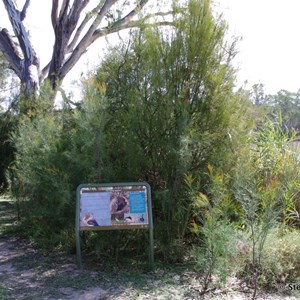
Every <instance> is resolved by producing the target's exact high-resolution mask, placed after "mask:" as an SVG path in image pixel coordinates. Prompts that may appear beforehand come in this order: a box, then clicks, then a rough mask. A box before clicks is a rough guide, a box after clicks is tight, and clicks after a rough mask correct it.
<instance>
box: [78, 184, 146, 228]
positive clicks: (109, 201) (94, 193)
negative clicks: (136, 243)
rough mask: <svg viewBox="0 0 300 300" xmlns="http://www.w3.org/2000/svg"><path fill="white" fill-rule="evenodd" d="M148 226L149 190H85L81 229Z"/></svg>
mask: <svg viewBox="0 0 300 300" xmlns="http://www.w3.org/2000/svg"><path fill="white" fill-rule="evenodd" d="M147 224H148V211H147V189H146V187H145V186H119V187H118V186H117V187H115V186H114V187H103V186H101V187H85V188H82V189H81V191H80V226H81V227H92V226H113V227H118V226H123V225H129V226H130V225H147Z"/></svg>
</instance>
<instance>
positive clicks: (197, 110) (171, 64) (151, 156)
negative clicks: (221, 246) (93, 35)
mask: <svg viewBox="0 0 300 300" xmlns="http://www.w3.org/2000/svg"><path fill="white" fill-rule="evenodd" d="M225 30H226V27H225V25H224V23H223V21H222V20H219V19H218V20H215V19H214V18H213V16H212V12H211V10H210V2H209V1H204V2H201V3H199V2H198V1H190V3H189V7H188V10H187V11H186V12H185V13H183V14H182V15H181V18H179V19H178V20H177V27H176V28H175V29H174V30H173V31H171V32H169V34H167V35H163V34H161V33H160V32H159V31H157V30H144V31H142V32H139V33H137V34H136V35H135V36H134V38H133V40H132V41H129V42H128V45H124V46H123V47H122V48H116V49H112V50H111V54H110V55H109V56H108V57H107V58H106V59H105V60H104V62H102V64H101V66H100V68H99V70H98V72H97V74H96V76H95V77H94V78H93V79H92V81H91V82H90V85H91V87H90V89H92V90H93V92H94V93H97V94H98V95H100V96H101V95H102V94H105V96H106V97H107V100H108V101H107V104H106V106H105V109H106V112H107V114H108V116H107V118H108V119H107V120H108V121H107V125H106V126H105V127H104V133H105V134H104V140H103V142H104V147H108V145H109V148H106V149H105V150H104V152H105V153H106V158H105V159H107V161H105V163H104V165H103V174H104V175H103V176H104V177H103V179H104V180H105V181H128V180H129V181H130V180H134V181H136V180H146V181H148V182H149V183H150V184H151V186H152V188H153V191H154V195H153V208H154V216H155V222H156V226H155V228H156V232H155V234H156V240H157V243H158V245H159V246H158V248H159V249H161V250H162V255H163V257H165V258H167V257H168V258H170V257H172V259H175V260H176V259H178V258H180V257H182V254H183V252H184V251H183V249H184V248H183V247H184V237H185V236H186V234H187V233H188V230H187V229H188V224H189V222H190V218H191V211H192V209H193V205H192V199H191V198H190V196H189V192H188V190H187V188H186V186H185V176H186V174H189V175H191V176H193V177H195V180H196V181H197V182H199V184H200V185H202V186H203V185H204V184H205V183H206V180H207V176H206V175H205V174H204V172H203V170H206V167H207V164H208V163H209V162H211V161H213V162H214V165H216V166H218V167H224V168H225V167H226V166H228V165H230V163H231V161H230V159H231V158H230V157H231V156H232V153H231V152H230V151H228V150H229V149H231V148H230V146H231V145H232V144H233V142H234V141H233V140H235V139H236V138H237V135H236V134H235V133H236V132H234V130H232V128H233V127H234V126H232V123H233V121H232V120H234V121H235V117H236V116H237V114H238V112H239V110H240V106H239V104H238V102H237V98H235V97H234V96H233V94H232V92H231V91H232V86H233V70H232V68H231V66H230V60H231V58H232V56H233V54H234V53H233V52H232V49H228V47H227V46H226V45H225V42H224V41H223V37H224V33H225ZM226 48H227V51H225V49H226ZM231 134H232V135H233V137H232V135H231ZM170 252H171V253H172V255H170Z"/></svg>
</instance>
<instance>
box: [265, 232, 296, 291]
mask: <svg viewBox="0 0 300 300" xmlns="http://www.w3.org/2000/svg"><path fill="white" fill-rule="evenodd" d="M261 264H262V279H261V284H262V285H264V286H265V287H267V288H274V287H276V286H277V285H278V284H290V283H299V281H300V239H299V230H291V229H289V228H287V227H285V228H280V227H279V228H275V229H273V230H272V232H271V233H270V234H269V235H268V237H267V239H266V243H265V247H264V250H263V253H262V260H261Z"/></svg>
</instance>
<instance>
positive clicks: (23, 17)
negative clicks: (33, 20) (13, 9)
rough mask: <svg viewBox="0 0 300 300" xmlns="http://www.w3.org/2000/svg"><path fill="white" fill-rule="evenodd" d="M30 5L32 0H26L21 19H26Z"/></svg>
mask: <svg viewBox="0 0 300 300" xmlns="http://www.w3.org/2000/svg"><path fill="white" fill-rule="evenodd" d="M29 5H30V0H26V2H25V4H24V6H23V9H22V11H21V15H20V17H21V21H24V19H25V18H26V13H27V9H28V7H29Z"/></svg>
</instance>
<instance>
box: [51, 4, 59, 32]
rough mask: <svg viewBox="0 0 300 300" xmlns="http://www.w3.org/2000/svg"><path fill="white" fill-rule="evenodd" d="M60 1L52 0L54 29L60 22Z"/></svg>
mask: <svg viewBox="0 0 300 300" xmlns="http://www.w3.org/2000/svg"><path fill="white" fill-rule="evenodd" d="M58 2H59V0H52V10H51V21H52V27H53V29H54V30H55V28H56V26H57V24H58V17H57V15H58Z"/></svg>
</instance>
